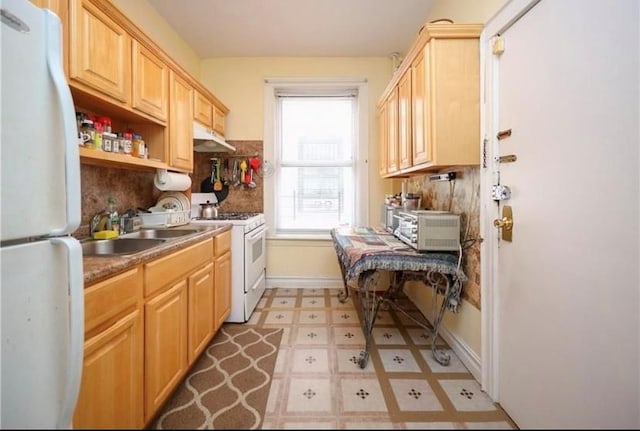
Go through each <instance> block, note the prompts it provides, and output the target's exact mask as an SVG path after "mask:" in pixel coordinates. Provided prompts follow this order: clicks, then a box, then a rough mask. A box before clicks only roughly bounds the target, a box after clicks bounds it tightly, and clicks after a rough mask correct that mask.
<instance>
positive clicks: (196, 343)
mask: <svg viewBox="0 0 640 431" xmlns="http://www.w3.org/2000/svg"><path fill="white" fill-rule="evenodd" d="M213 289H214V279H213V263H210V264H209V265H207V266H205V267H204V268H202V269H201V270H199V271H197V272H195V273H194V274H193V275H191V276H190V277H189V358H188V360H189V364H191V363H193V361H194V360H195V359H196V358H197V357H198V356H199V355H200V353H202V351H203V350H204V349H205V348H206V347H207V343H208V342H209V341H210V340H211V337H213V330H214V327H215V316H214V313H215V310H214V307H213V304H214V290H213Z"/></svg>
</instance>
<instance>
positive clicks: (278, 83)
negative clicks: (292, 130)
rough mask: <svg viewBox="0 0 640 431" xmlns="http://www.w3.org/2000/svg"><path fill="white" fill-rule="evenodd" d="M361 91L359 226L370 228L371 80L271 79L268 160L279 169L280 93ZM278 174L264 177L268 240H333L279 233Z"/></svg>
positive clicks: (266, 125)
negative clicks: (278, 103)
mask: <svg viewBox="0 0 640 431" xmlns="http://www.w3.org/2000/svg"><path fill="white" fill-rule="evenodd" d="M349 89H351V90H354V89H355V90H357V93H358V95H357V102H356V108H355V109H356V116H357V120H358V133H357V136H356V139H357V142H356V144H355V154H354V155H355V161H354V169H355V187H356V190H355V195H356V201H355V214H354V215H355V224H356V225H362V226H368V224H369V213H368V208H369V206H368V202H369V195H368V192H369V178H368V167H367V164H368V142H369V139H368V137H369V121H368V112H369V96H368V85H367V80H366V79H364V78H268V79H265V84H264V138H263V139H264V159H265V161H268V162H270V163H272V164H273V167H274V170H276V171H277V170H278V169H279V168H280V166H279V156H278V148H277V143H276V133H277V129H276V121H277V109H276V103H277V101H276V94H279V93H283V92H292V93H293V92H295V93H296V94H309V95H319V94H324V93H327V92H331V91H334V92H345V91H347V90H349ZM275 179H276V173H275V172H274V174H273V175H271V176H267V177H265V178H264V196H265V218H266V222H267V225H268V226H269V227H270V229H269V234H268V238H276V239H302V240H305V239H330V236H329V234H328V233H327V234H310V233H300V234H294V233H288V234H282V233H278V232H276V229H275V226H276V219H275V217H276V211H277V206H276V181H275Z"/></svg>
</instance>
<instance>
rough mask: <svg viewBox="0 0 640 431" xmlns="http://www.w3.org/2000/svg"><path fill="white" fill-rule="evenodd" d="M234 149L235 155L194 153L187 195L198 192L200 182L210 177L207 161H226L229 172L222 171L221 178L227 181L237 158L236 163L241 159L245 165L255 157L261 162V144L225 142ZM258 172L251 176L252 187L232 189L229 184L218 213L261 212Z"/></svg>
mask: <svg viewBox="0 0 640 431" xmlns="http://www.w3.org/2000/svg"><path fill="white" fill-rule="evenodd" d="M228 142H229V143H230V144H231V145H233V146H234V147H236V150H237V151H236V152H235V153H194V161H193V174H192V175H191V192H192V193H198V192H200V186H201V183H202V182H203V180H206V179H207V178H210V177H211V164H212V162H211V160H210V159H211V158H212V157H218V158H220V159H221V160H225V159H226V160H228V163H229V171H228V172H227V173H225V172H224V170H223V173H222V175H221V177H225V176H226V177H227V178H228V179H229V181H230V182H231V170H232V168H233V160H234V159H237V160H238V163H239V162H240V161H241V160H245V161H246V162H247V163H249V158H251V157H254V156H257V157H258V158H259V159H260V162H261V163H262V162H264V157H263V154H264V152H263V146H262V141H228ZM261 172H262V171H261V170H259V171H258V172H257V173H256V172H254V174H253V181H254V182H255V183H256V187H255V188H250V187H248V186H246V185H239V186H234V185H233V184H230V185H229V186H228V188H229V194H228V195H227V197H226V198H225V200H224V201H222V202H220V211H223V212H258V213H261V212H264V199H263V196H264V181H263V178H262V176H261V175H260V173H261Z"/></svg>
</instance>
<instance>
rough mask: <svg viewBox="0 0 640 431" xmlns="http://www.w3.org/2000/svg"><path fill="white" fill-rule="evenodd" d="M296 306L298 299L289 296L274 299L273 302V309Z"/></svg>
mask: <svg viewBox="0 0 640 431" xmlns="http://www.w3.org/2000/svg"><path fill="white" fill-rule="evenodd" d="M295 306H296V298H295V297H289V296H281V297H278V298H274V299H273V301H272V302H271V308H272V309H280V308H293V307H295Z"/></svg>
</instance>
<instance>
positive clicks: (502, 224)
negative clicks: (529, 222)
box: [493, 217, 513, 230]
mask: <svg viewBox="0 0 640 431" xmlns="http://www.w3.org/2000/svg"><path fill="white" fill-rule="evenodd" d="M493 225H494V226H495V227H497V228H499V229H505V230H511V229H513V220H512V219H510V218H508V217H502V218H497V219H495V220H494V221H493Z"/></svg>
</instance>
